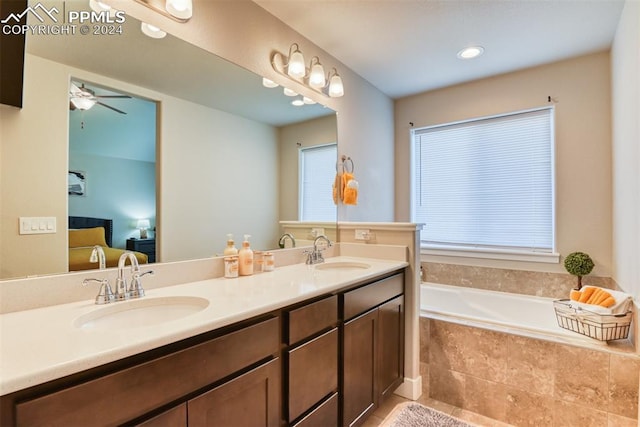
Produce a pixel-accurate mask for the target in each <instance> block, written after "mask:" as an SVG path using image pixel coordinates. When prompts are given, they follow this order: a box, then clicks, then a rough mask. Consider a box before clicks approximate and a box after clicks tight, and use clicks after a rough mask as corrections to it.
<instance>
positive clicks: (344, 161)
mask: <svg viewBox="0 0 640 427" xmlns="http://www.w3.org/2000/svg"><path fill="white" fill-rule="evenodd" d="M341 160H342V173H344V172H348V173H353V171H354V170H355V166H354V164H353V160H352V159H351V157H348V156H345V155H344V154H343V155H342V157H341ZM347 162H349V163H351V170H349V166H347Z"/></svg>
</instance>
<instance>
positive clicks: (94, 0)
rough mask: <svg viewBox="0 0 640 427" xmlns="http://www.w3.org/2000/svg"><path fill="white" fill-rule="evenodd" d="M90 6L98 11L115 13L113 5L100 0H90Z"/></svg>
mask: <svg viewBox="0 0 640 427" xmlns="http://www.w3.org/2000/svg"><path fill="white" fill-rule="evenodd" d="M89 7H90V8H91V10H93V11H94V12H96V13H101V12H109V14H112V13H114V12H113V9H112V8H111V6H109V5H108V4H105V3H103V2H101V1H99V0H89Z"/></svg>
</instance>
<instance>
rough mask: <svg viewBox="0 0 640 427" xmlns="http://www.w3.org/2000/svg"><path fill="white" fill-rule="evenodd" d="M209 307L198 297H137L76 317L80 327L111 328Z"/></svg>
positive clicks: (135, 325)
mask: <svg viewBox="0 0 640 427" xmlns="http://www.w3.org/2000/svg"><path fill="white" fill-rule="evenodd" d="M208 306H209V300H207V299H206V298H200V297H183V296H181V297H159V298H148V297H145V298H140V299H135V300H130V301H123V302H115V303H111V304H109V305H107V306H104V307H102V308H99V309H97V310H94V311H92V312H90V313H87V314H84V315H82V316H80V317H78V318H77V319H76V320H75V322H74V325H75V326H76V327H77V328H81V329H87V330H89V329H96V330H98V329H99V330H115V329H131V328H138V327H141V326H152V325H157V324H160V323H165V322H170V321H172V320H177V319H181V318H183V317H186V316H189V315H191V314H195V313H197V312H199V311H202V310H204V309H205V308H207V307H208Z"/></svg>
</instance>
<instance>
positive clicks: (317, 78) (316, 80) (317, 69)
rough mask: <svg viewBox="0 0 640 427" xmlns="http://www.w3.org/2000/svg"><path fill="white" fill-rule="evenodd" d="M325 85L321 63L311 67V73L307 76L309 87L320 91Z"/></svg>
mask: <svg viewBox="0 0 640 427" xmlns="http://www.w3.org/2000/svg"><path fill="white" fill-rule="evenodd" d="M325 84H326V80H325V77H324V68H323V67H322V64H321V63H319V62H318V63H316V64H314V65H313V66H312V67H311V73H310V74H309V86H311V87H312V88H315V89H321V88H323V87H324V85H325Z"/></svg>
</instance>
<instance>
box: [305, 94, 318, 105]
mask: <svg viewBox="0 0 640 427" xmlns="http://www.w3.org/2000/svg"><path fill="white" fill-rule="evenodd" d="M302 102H304V103H305V104H307V105H313V104H315V103H316V101H314V100H313V99H311V98H309V97H306V96H303V97H302Z"/></svg>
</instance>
